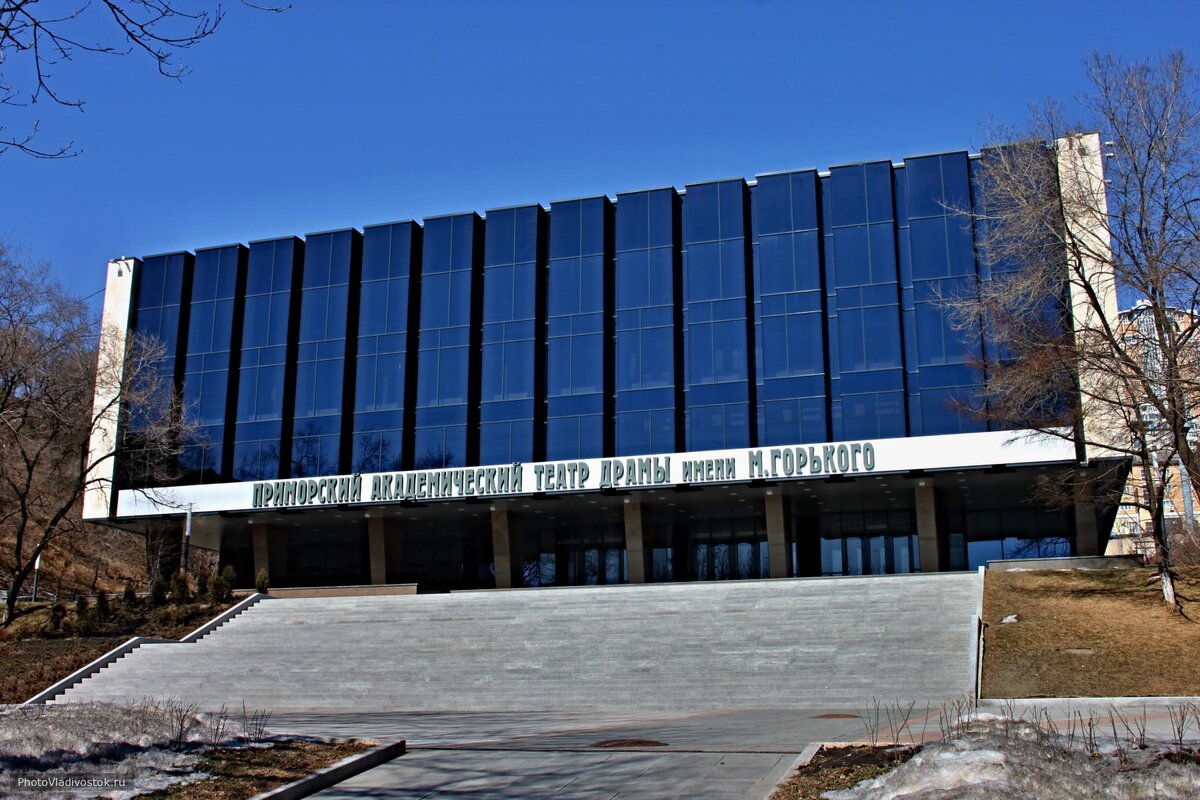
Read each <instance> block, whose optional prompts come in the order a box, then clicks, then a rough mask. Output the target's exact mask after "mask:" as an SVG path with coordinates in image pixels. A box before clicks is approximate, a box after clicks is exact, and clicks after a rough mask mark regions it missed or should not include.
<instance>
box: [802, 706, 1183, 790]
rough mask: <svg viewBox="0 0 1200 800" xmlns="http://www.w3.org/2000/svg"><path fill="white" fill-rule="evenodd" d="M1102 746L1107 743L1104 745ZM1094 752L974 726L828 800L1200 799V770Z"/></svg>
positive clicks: (1147, 754) (996, 725) (1032, 732)
mask: <svg viewBox="0 0 1200 800" xmlns="http://www.w3.org/2000/svg"><path fill="white" fill-rule="evenodd" d="M1098 744H1099V743H1098ZM1106 744H1107V746H1103V747H1099V748H1097V752H1096V753H1095V754H1090V753H1088V752H1086V751H1085V750H1084V749H1083V747H1082V746H1081V744H1080V742H1078V741H1076V742H1075V746H1074V747H1073V748H1068V747H1066V746H1065V742H1064V741H1063V740H1053V741H1052V740H1051V739H1049V738H1047V737H1046V736H1045V735H1044V734H1042V733H1039V732H1038V730H1037V729H1036V728H1035V727H1034V726H1032V725H1029V724H1026V723H1019V722H1013V721H1011V720H999V721H997V720H989V721H984V722H975V723H971V724H969V725H968V726H967V727H966V731H965V733H964V734H963V735H962V736H961V737H959V738H956V739H952V740H950V741H946V742H937V743H935V744H930V745H926V746H925V748H924V749H923V750H922V751H921V752H920V753H918V754H917V755H915V756H913V757H912V758H911V759H909V760H908V761H907V762H905V763H904V764H901V765H900V766H899V767H897V768H896V769H894V770H892V771H891V772H889V773H887V774H885V775H881V776H879V777H878V778H875V779H872V780H867V781H863V782H862V783H860V784H858V785H857V786H855V787H854V788H853V789H848V790H846V791H838V792H826V793H825V794H824V795H822V797H825V798H828V800H951V799H952V798H953V799H954V800H993V798H1001V797H1002V798H1011V799H1012V800H1079V798H1089V799H1090V798H1096V799H1097V800H1137V799H1139V798H1147V797H1154V798H1159V800H1186V799H1187V798H1192V799H1193V800H1194V798H1197V797H1200V765H1196V764H1185V765H1180V764H1174V763H1172V762H1169V761H1164V760H1162V759H1161V757H1160V756H1161V751H1158V750H1155V749H1147V750H1137V749H1132V750H1131V749H1118V747H1117V743H1116V742H1115V741H1114V742H1109V743H1106Z"/></svg>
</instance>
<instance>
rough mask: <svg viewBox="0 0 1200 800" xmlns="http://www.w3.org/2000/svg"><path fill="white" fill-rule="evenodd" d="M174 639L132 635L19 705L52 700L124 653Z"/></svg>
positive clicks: (38, 703) (36, 703)
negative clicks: (145, 645)
mask: <svg viewBox="0 0 1200 800" xmlns="http://www.w3.org/2000/svg"><path fill="white" fill-rule="evenodd" d="M174 641H175V640H174V639H154V638H151V637H148V636H134V637H133V638H132V639H129V640H128V641H126V642H123V643H122V644H119V645H117V646H116V647H114V648H113V649H112V650H109V651H108V652H107V653H105V654H104V655H102V656H100V657H99V658H97V659H96V660H95V661H93V662H91V663H90V664H87V665H85V666H82V667H80V668H79V669H77V670H75V671H74V672H72V673H71V674H70V675H68V676H67V677H65V678H63V679H62V680H60V681H58V682H57V683H54V684H52V685H51V686H49V687H48V688H46V689H43V690H42V691H40V692H38V693H37V694H35V695H34V696H33V697H31V698H29V699H28V700H26V701H25V702H24V703H21V705H23V706H28V705H40V704H42V703H46V702H48V701H50V700H53V699H54V698H55V697H58V696H59V695H60V694H62V693H63V692H65V691H66V690H67V689H70V688H71V687H72V686H74V685H75V684H77V683H79V682H80V681H82V680H83V679H84V678H88V677H91V676H92V675H95V674H96V673H97V672H99V671H100V670H102V669H104V668H105V667H107V666H108V665H109V664H111V663H113V662H114V661H116V660H117V659H119V658H121V657H122V656H124V655H125V654H127V653H131V652H133V651H134V650H136V649H138V648H139V647H141V646H142V645H144V644H162V643H165V642H174Z"/></svg>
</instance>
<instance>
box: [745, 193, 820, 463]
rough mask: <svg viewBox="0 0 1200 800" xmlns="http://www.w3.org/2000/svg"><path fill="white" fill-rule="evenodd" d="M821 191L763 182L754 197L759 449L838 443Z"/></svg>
mask: <svg viewBox="0 0 1200 800" xmlns="http://www.w3.org/2000/svg"><path fill="white" fill-rule="evenodd" d="M819 183H820V179H819V178H818V177H817V173H816V171H815V170H809V171H805V172H793V173H781V174H774V175H763V176H760V177H759V179H758V185H757V186H756V187H755V189H754V196H755V201H756V202H755V204H754V207H755V210H756V212H757V216H756V219H755V234H756V243H755V248H754V253H755V261H754V264H755V270H754V286H755V300H756V302H755V309H756V311H755V335H756V342H757V345H758V346H757V352H756V361H757V366H758V443H759V444H760V445H778V444H788V443H805V442H824V441H828V439H829V438H830V436H831V433H830V429H829V413H828V408H829V384H828V381H827V376H828V373H829V366H828V364H829V358H828V351H827V347H826V343H825V305H824V304H825V291H824V286H825V282H824V274H823V271H822V267H821V263H822V258H821V255H822V254H821V245H822V236H821V221H820V211H821V203H820V199H819V194H818V186H819Z"/></svg>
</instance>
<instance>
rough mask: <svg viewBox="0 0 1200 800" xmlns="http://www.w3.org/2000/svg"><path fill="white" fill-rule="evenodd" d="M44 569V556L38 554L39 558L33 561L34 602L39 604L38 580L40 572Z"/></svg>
mask: <svg viewBox="0 0 1200 800" xmlns="http://www.w3.org/2000/svg"><path fill="white" fill-rule="evenodd" d="M41 568H42V554H41V553H38V555H37V558H36V559H34V561H33V602H35V603H36V602H37V579H38V572H39V571H40V570H41Z"/></svg>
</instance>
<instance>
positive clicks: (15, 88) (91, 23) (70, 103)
mask: <svg viewBox="0 0 1200 800" xmlns="http://www.w3.org/2000/svg"><path fill="white" fill-rule="evenodd" d="M243 4H244V5H247V6H250V7H252V8H256V9H259V10H263V11H282V10H283V8H280V7H267V6H259V5H256V4H253V3H250V2H246V0H243ZM224 16H225V11H224V9H223V8H222V7H221V5H220V4H219V3H213V4H211V5H208V6H205V5H204V4H201V7H200V8H199V9H197V10H194V11H193V10H189V9H188V7H187V6H186V5H184V4H181V3H179V2H178V0H73V2H59V3H54V4H52V7H47V6H45V5H43V4H41V3H39V2H38V1H37V0H0V65H5V66H7V67H9V68H10V69H15V70H16V71H18V72H19V73H20V76H18V77H17V78H13V77H12V75H11V74H9V73H8V70H5V71H4V72H0V106H7V107H9V108H10V109H11V108H13V107H18V106H25V105H34V104H36V103H37V102H38V101H39V100H43V99H46V100H49V101H50V102H51V103H54V104H56V105H59V106H64V107H67V108H74V109H78V110H80V111H82V110H83V102H84V101H83V100H81V99H79V98H78V97H73V96H71V95H70V94H67V93H66V92H65V91H63V90H62V89H61V88H60V87H59V86H58V84H57V82H56V81H55V79H54V71H55V69H56V67H58V66H59V65H61V64H62V63H63V62H69V61H72V60H73V59H74V58H75V57H76V56H77V55H79V54H87V55H129V54H131V53H140V54H142V55H144V56H146V57H148V58H149V59H150V60H151V61H153V62H154V65H155V67H156V68H157V69H158V72H159V74H160V75H163V76H165V77H168V78H175V79H179V78H182V77H183V76H184V75H185V74H187V71H188V70H187V67H186V66H185V65H184V64H182V63H180V62H178V61H176V60H175V54H176V51H179V50H187V49H188V48H191V47H194V46H195V45H197V44H199V43H200V42H202V41H204V40H205V39H207V38H208V37H210V36H212V35H213V34H214V33H216V31H217V27H218V26H219V25H220V23H221V20H222V19H224ZM38 126H39V122H38V121H37V120H34V121H32V122H31V123H30V127H29V129H28V130H26V131H25V132H23V133H15V134H14V133H11V132H9V131H8V130H7V129H6V126H5V125H2V124H0V153H3V152H4V151H6V150H8V149H9V148H12V149H14V150H17V151H19V152H22V153H25V154H27V155H31V156H35V157H37V158H64V157H69V156H74V155H78V154H79V150H78V149H77V148H76V147H75V143H74V142H73V141H72V142H67V143H66V144H63V145H51V146H50V147H46V148H43V147H41V146H40V145H39V144H38V143H37V142H35V139H36V138H37V134H38Z"/></svg>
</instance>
